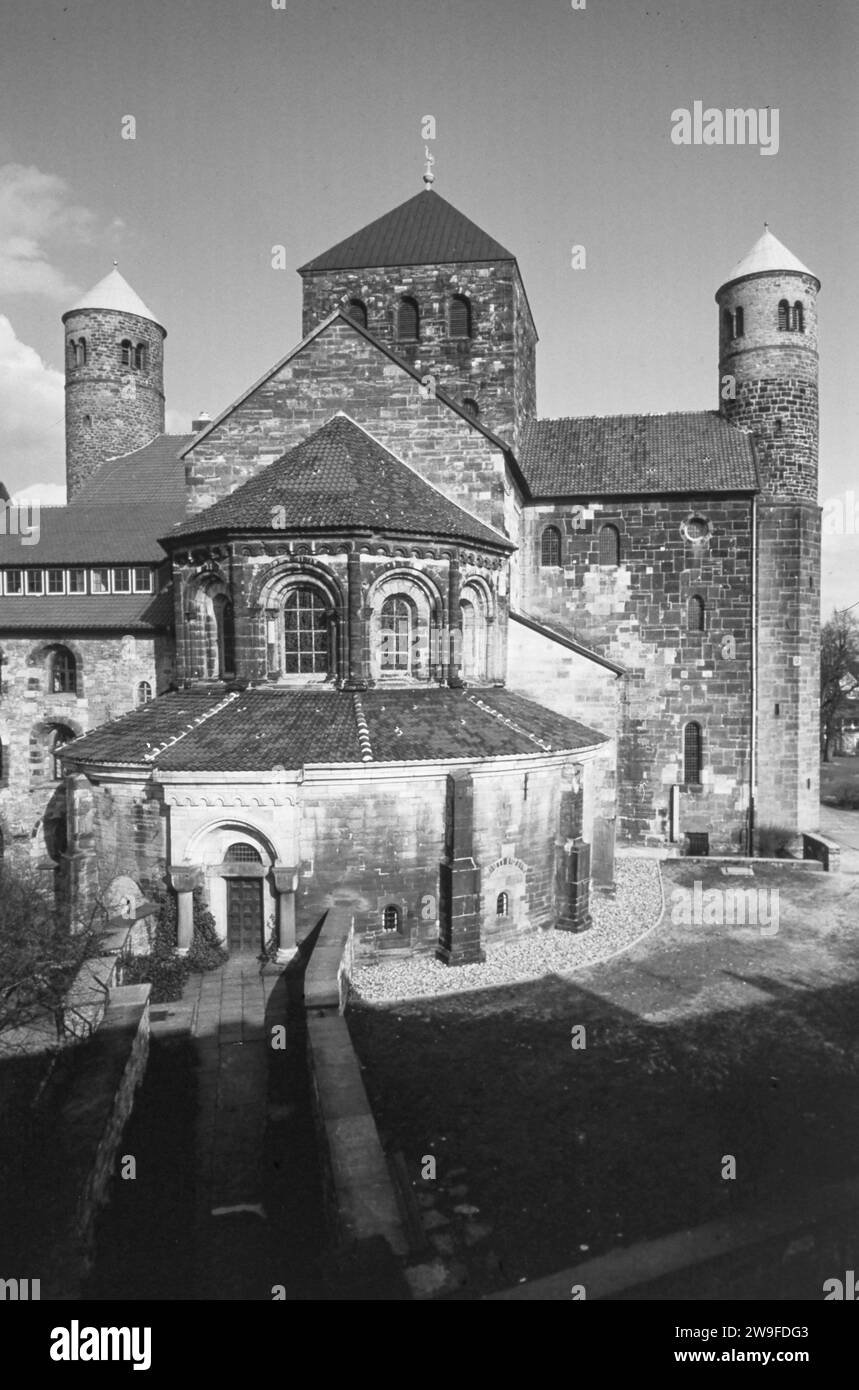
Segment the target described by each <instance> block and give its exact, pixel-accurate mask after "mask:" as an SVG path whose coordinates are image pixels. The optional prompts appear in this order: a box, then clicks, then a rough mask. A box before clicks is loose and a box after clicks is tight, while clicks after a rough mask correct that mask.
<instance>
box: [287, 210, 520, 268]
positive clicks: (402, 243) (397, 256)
mask: <svg viewBox="0 0 859 1390" xmlns="http://www.w3.org/2000/svg"><path fill="white" fill-rule="evenodd" d="M515 259H516V258H515V256H513V254H512V253H511V252H510V251H508V250H506V248H505V247H503V246H502V245H501V243H500V242H499V241H496V240H495V238H494V237H491V236H489V235H488V234H487V233H486V232H484V231H481V229H480V227H478V226H477V225H476V223H474V222H472V221H470V220H469V218H467V217H465V216H464V215H463V213H461V212H459V211H458V210H457V209H456V208H455V207H454V206H453V204H452V203H449V202H448V201H447V199H446V198H442V197H440V195H439V194H438V193H436V192H435V191H434V190H433V189H424V190H423V191H422V192H420V193H416V194H415V196H414V197H413V198H409V199H407V200H406V202H405V203H400V205H399V207H396V208H394V209H393V210H392V211H391V212H386V213H385V214H384V215H383V216H382V217H377V218H376V220H375V221H374V222H370V223H368V224H367V226H366V227H362V228H361V230H360V231H357V232H353V233H352V235H351V236H348V237H346V239H345V240H344V241H338V243H337V245H336V246H332V247H330V249H329V250H328V251H323V252H322V254H321V255H320V256H315V257H314V258H313V260H311V261H308V262H307V263H306V264H305V265H303V266H301V267H299V274H301V275H303V274H305V273H306V272H308V271H314V270H351V269H358V268H360V267H366V266H387V265H391V266H393V265H433V264H437V263H439V262H440V263H445V262H458V263H463V262H467V261H513V260H515Z"/></svg>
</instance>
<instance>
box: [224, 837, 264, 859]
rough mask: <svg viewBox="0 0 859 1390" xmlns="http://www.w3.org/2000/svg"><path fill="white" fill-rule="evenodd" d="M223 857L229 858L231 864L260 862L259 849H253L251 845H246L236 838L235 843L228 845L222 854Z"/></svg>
mask: <svg viewBox="0 0 859 1390" xmlns="http://www.w3.org/2000/svg"><path fill="white" fill-rule="evenodd" d="M224 858H225V859H227V860H229V862H230V863H231V864H261V863H262V855H261V854H260V852H259V850H258V849H255V848H254V846H253V845H247V844H244V843H242V841H240V840H237V841H236V843H235V844H232V845H230V847H229V849H228V850H227V852H226V854H225V855H224Z"/></svg>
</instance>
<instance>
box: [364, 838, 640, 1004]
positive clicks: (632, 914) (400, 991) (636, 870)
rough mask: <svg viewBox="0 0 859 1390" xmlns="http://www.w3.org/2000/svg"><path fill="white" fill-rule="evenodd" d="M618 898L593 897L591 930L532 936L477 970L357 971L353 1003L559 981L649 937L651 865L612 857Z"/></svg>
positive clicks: (432, 966)
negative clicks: (545, 978) (558, 977)
mask: <svg viewBox="0 0 859 1390" xmlns="http://www.w3.org/2000/svg"><path fill="white" fill-rule="evenodd" d="M616 883H617V895H616V896H615V897H614V898H607V897H604V896H603V894H602V893H598V892H595V893H592V894H591V913H592V916H593V922H594V925H593V926H592V927H591V928H590V930H589V931H586V932H582V933H581V934H579V935H576V934H575V933H572V932H563V931H548V932H538V933H536V934H535V935H533V936H527V937H523V938H522V940H521V941H516V942H511V943H510V944H509V945H506V946H500V947H498V948H497V949H496V950H493V951H492V952H491V954H490V955H489V958H488V959H487V960H486V961H485V962H484V964H483V965H460V966H455V967H451V966H448V965H443V964H442V962H441V961H438V960H436V959H435V958H434V957H433V956H428V955H427V956H416V957H414V958H412V959H411V960H406V961H384V962H382V963H381V964H374V965H359V966H356V967H355V970H354V973H353V975H352V991H353V993H354V994H355V996H356V997H357V998H358V999H365V1000H367V1001H368V1002H371V1003H383V1002H385V1001H389V1000H395V999H421V998H426V997H427V996H428V995H433V994H455V993H457V992H458V991H459V990H463V989H479V988H480V987H481V986H497V985H511V984H516V983H517V982H518V981H520V980H535V979H539V978H540V977H541V976H543V975H564V974H569V973H570V972H571V971H574V970H580V969H581V968H582V966H585V965H595V964H597V963H598V962H599V961H603V960H608V958H609V957H610V956H614V955H617V954H618V952H620V951H625V950H628V949H629V947H630V946H632V945H633V943H634V942H636V941H639V940H640V939H641V937H643V936H646V935H647V933H648V932H649V931H652V929H653V927H655V925H656V923H657V922H658V920H659V917H660V915H661V913H662V908H663V895H662V877H661V875H660V872H659V862H658V860H655V859H649V858H637V857H634V856H630V857H628V858H627V857H624V858H621V857H620V856H619V857H618V860H617V875H616Z"/></svg>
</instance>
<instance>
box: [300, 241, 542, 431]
mask: <svg viewBox="0 0 859 1390" xmlns="http://www.w3.org/2000/svg"><path fill="white" fill-rule="evenodd" d="M303 288H304V309H303V324H302V331H303V333H304V334H305V335H307V334H308V333H309V332H310V331H311V329H312V328H315V327H316V325H317V324H318V323H321V322H322V320H323V319H325V318H326V317H327V316H328V315H329V314H330V313H332V311H333V310H335V309H344V310H346V309H347V306H348V302H349V300H350V299H353V298H354V299H358V300H360V301H361V302H362V303H363V304H365V305H366V308H367V328H368V330H369V331H370V332H371V333H372V334H373V336H374V337H376V338H378V339H379V340H380V341H381V342H383V343H385V344H386V345H387V346H388V347H390V348H391V350H392V351H393V352H395V353H396V354H397V356H398V357H401V358H402V359H403V360H404V361H406V362H408V363H409V364H410V366H412V367H414V368H415V370H417V371H419V372H420V373H421V374H422V375H423V374H424V373H431V374H432V375H433V376H435V377H436V378H437V379H438V384H439V386H440V387H442V389H443V390H444V391H446V392H447V393H448V395H450V396H452V397H453V398H454V400H457V401H459V402H460V404H461V403H462V401H463V400H464V399H466V398H468V397H470V398H471V399H473V400H475V401H476V402H477V405H478V408H479V411H480V419H481V421H482V422H483V423H484V424H485V425H487V426H488V428H489V429H491V430H493V431H494V432H495V433H496V434H499V435H500V436H501V437H502V438H503V439H505V440H507V441H508V442H509V443H512V442H513V437H514V429H515V431H516V432H518V428H519V426H520V425H521V421H522V412H523V410H527V409H528V408H529V407H530V408H531V410H532V413H533V398H534V342H535V339H536V334H535V332H534V326H533V322H532V320H531V313H530V310H529V308H528V305H527V301H526V299H525V296H524V291H523V288H522V282H521V279H520V276H519V271H518V270H517V268H516V264H515V262H514V261H485V262H475V263H473V264H463V265H457V264H453V263H450V264H436V265H416V266H402V267H397V268H392V267H383V266H377V267H374V268H369V269H360V270H339V271H329V272H324V273H322V272H308V273H306V274H305V275H304V276H303ZM455 294H459V295H464V296H465V297H466V298H467V299H468V300H469V302H470V305H471V330H472V331H471V336H470V337H462V338H452V337H451V336H450V332H449V324H448V309H449V301H450V297H451V296H452V295H455ZM404 297H407V298H410V299H414V300H415V302H416V303H417V305H418V309H419V312H420V327H419V335H420V336H419V338H418V339H417V341H414V340H412V341H409V340H404V339H400V338H398V337H397V308H398V304H399V302H400V300H401V298H404Z"/></svg>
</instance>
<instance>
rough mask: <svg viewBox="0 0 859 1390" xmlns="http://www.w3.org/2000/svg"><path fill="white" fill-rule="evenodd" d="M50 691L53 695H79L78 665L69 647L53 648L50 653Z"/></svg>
mask: <svg viewBox="0 0 859 1390" xmlns="http://www.w3.org/2000/svg"><path fill="white" fill-rule="evenodd" d="M48 691H49V693H50V694H51V695H74V694H76V693H77V665H76V662H75V659H74V657H73V656H72V654H71V652H70V651H69V649H68V647H52V648H51V650H50V651H49V653H48Z"/></svg>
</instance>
